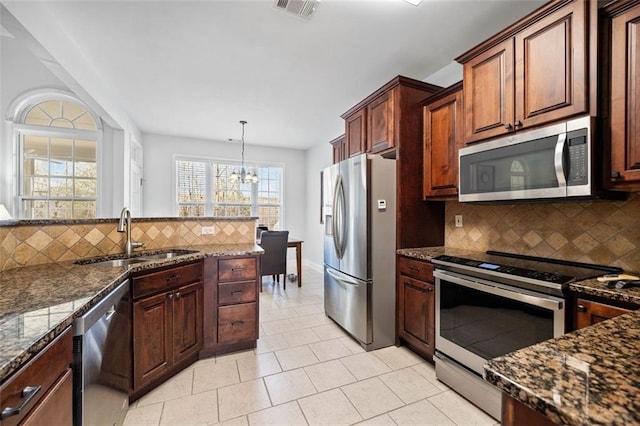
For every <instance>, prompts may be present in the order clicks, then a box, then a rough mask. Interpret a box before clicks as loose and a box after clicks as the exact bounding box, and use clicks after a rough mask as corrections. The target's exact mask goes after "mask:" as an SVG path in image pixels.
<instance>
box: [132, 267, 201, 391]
mask: <svg viewBox="0 0 640 426" xmlns="http://www.w3.org/2000/svg"><path fill="white" fill-rule="evenodd" d="M202 293H203V282H202V262H197V263H192V264H187V265H184V266H178V267H173V268H169V269H163V270H160V271H156V272H151V273H146V274H144V275H138V276H134V277H133V284H132V297H133V308H132V309H133V363H132V365H133V383H132V390H131V392H130V394H131V395H132V399H136V398H138V397H139V396H141V395H142V394H144V393H145V392H147V391H148V390H150V389H151V387H152V386H155V385H157V384H159V383H160V382H162V381H164V380H166V379H167V378H169V377H171V376H172V375H174V374H175V373H177V372H178V371H180V370H181V369H182V368H184V367H186V366H187V365H189V364H191V363H192V362H194V361H196V360H197V359H198V353H199V351H200V349H201V348H202V340H203V337H202V317H203V316H202V315H203V314H202V310H203V296H202Z"/></svg>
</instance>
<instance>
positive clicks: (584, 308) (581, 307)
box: [576, 305, 587, 312]
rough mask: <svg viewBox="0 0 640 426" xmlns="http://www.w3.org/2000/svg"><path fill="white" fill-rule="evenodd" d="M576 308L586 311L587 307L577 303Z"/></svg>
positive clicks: (579, 310)
mask: <svg viewBox="0 0 640 426" xmlns="http://www.w3.org/2000/svg"><path fill="white" fill-rule="evenodd" d="M576 309H577V310H578V312H587V307H586V306H584V305H578V306H576Z"/></svg>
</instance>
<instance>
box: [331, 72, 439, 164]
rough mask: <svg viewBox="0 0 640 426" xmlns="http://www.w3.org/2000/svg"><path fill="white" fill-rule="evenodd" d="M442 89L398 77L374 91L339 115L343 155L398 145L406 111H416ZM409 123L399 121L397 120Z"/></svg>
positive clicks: (407, 114)
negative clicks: (342, 119) (342, 137)
mask: <svg viewBox="0 0 640 426" xmlns="http://www.w3.org/2000/svg"><path fill="white" fill-rule="evenodd" d="M441 89H442V88H441V87H439V86H434V85H432V84H429V83H424V82H422V81H418V80H413V79H411V78H407V77H402V76H398V77H396V78H394V79H393V80H391V81H390V82H388V83H387V84H385V85H384V86H383V87H381V88H380V89H378V90H376V91H375V92H374V93H372V94H371V95H370V96H368V97H367V98H366V99H364V100H363V101H362V102H360V103H358V104H357V105H356V106H354V107H353V108H351V109H350V110H349V111H347V112H345V113H344V114H342V118H344V120H345V137H346V141H345V144H346V148H347V156H348V157H352V156H354V155H358V154H362V153H364V152H368V153H380V152H386V151H389V150H393V149H394V148H396V147H397V146H398V140H399V138H400V133H401V126H402V127H404V126H412V125H415V124H417V123H416V122H415V121H414V122H411V120H414V119H413V115H412V114H411V113H410V112H409V111H408V109H413V110H414V111H418V110H419V102H420V101H422V100H423V99H424V98H425V97H427V96H429V95H431V94H434V93H436V92H438V91H440V90H441ZM401 117H402V118H403V119H407V120H409V121H404V120H403V121H402V123H400V118H401Z"/></svg>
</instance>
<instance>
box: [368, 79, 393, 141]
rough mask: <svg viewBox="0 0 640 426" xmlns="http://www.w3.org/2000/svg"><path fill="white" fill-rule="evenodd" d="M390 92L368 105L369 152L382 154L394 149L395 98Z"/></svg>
mask: <svg viewBox="0 0 640 426" xmlns="http://www.w3.org/2000/svg"><path fill="white" fill-rule="evenodd" d="M395 96H396V91H395V90H390V91H388V92H386V93H383V94H382V95H380V96H378V97H377V98H376V99H374V100H373V101H371V103H370V104H369V105H367V120H368V122H367V152H372V153H376V152H380V151H384V150H385V149H389V148H393V147H394V146H395V143H394V134H395V133H394V129H395V123H394V105H395V102H394V97H395Z"/></svg>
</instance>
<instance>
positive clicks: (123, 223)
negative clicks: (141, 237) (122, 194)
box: [118, 207, 144, 256]
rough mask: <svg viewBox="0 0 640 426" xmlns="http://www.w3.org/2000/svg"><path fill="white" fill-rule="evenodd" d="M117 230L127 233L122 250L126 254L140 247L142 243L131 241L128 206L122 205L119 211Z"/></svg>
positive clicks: (128, 254)
mask: <svg viewBox="0 0 640 426" xmlns="http://www.w3.org/2000/svg"><path fill="white" fill-rule="evenodd" d="M118 232H126V233H127V242H126V244H125V247H124V251H125V253H126V254H127V256H131V254H133V249H135V248H137V247H142V246H143V245H144V244H142V243H134V242H132V241H131V210H129V208H128V207H123V208H122V211H121V212H120V222H119V223H118Z"/></svg>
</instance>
